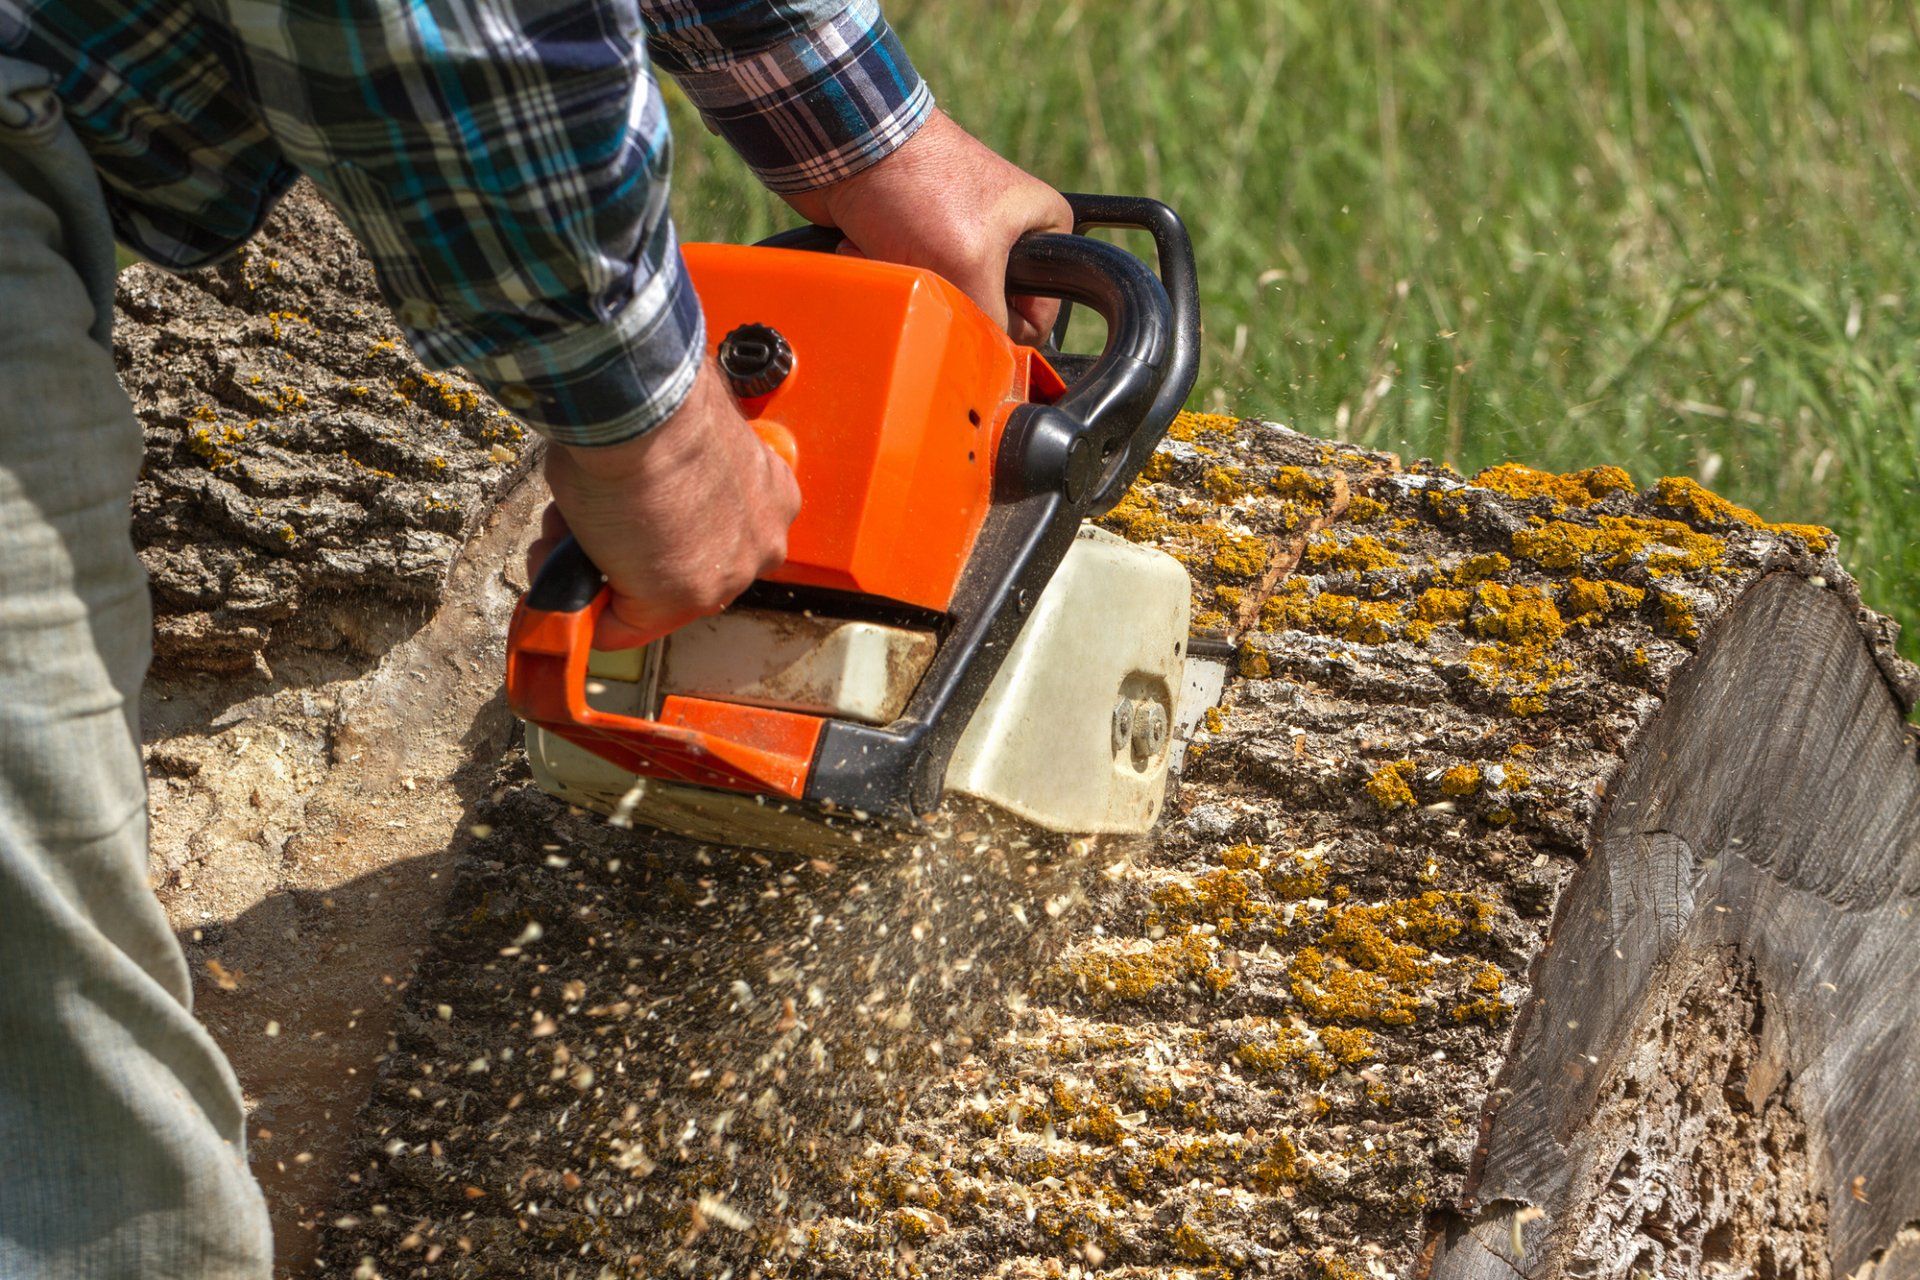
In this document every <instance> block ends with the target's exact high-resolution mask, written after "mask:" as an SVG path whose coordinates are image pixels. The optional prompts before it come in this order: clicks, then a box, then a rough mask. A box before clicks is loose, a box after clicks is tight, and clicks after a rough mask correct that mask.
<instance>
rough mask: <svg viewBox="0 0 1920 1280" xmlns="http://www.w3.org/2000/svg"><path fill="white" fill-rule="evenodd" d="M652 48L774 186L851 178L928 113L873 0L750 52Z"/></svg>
mask: <svg viewBox="0 0 1920 1280" xmlns="http://www.w3.org/2000/svg"><path fill="white" fill-rule="evenodd" d="M657 56H658V57H659V60H660V62H661V64H662V65H663V66H666V67H668V68H669V69H671V70H672V71H673V72H674V78H675V79H676V80H678V81H679V82H680V86H681V88H682V89H684V90H685V91H686V94H687V97H688V98H689V99H691V100H692V102H693V104H694V106H696V107H697V108H699V110H700V114H701V116H702V118H704V119H705V120H706V122H707V125H708V127H710V128H711V129H713V131H714V132H715V133H718V134H719V135H720V136H721V137H723V138H725V139H726V140H727V142H728V144H729V145H731V146H732V147H733V149H734V150H735V151H737V152H738V153H739V154H740V156H741V158H742V159H744V160H745V161H746V162H747V164H748V165H750V166H751V167H752V168H753V171H754V173H755V174H757V175H758V176H759V178H760V180H761V182H763V183H765V184H766V186H767V187H768V189H770V190H772V191H776V192H786V193H791V192H798V191H811V190H814V189H815V188H818V187H824V186H828V185H830V184H832V183H835V182H840V181H842V180H844V179H847V178H851V177H852V176H853V175H854V174H856V173H859V172H860V171H861V170H862V169H865V168H867V167H868V166H869V165H872V164H874V163H876V162H877V161H879V160H882V159H884V158H885V157H886V156H888V155H889V154H891V153H892V152H893V151H894V150H895V149H896V148H898V147H899V146H900V145H901V144H902V143H904V142H905V141H906V140H907V139H908V138H911V137H912V136H913V135H914V133H915V132H916V131H917V130H918V129H919V128H920V126H921V125H923V124H925V123H926V122H927V119H928V117H929V116H931V115H932V114H933V94H932V92H931V91H930V90H929V89H928V88H927V85H926V82H925V81H924V80H922V79H921V78H920V74H919V72H917V71H915V70H914V67H913V63H912V62H911V61H909V60H908V58H907V55H906V51H905V50H904V49H902V48H901V47H900V41H899V38H898V37H897V36H895V35H894V32H893V28H892V27H891V26H889V25H888V24H887V21H886V19H885V18H884V17H883V16H882V15H881V13H880V7H879V5H878V4H877V3H875V2H874V0H855V2H854V3H852V4H849V5H848V6H847V7H846V8H845V9H843V10H842V11H841V12H839V13H838V14H836V15H835V16H833V17H831V18H829V19H827V20H826V21H824V22H822V23H820V24H819V25H817V26H814V27H812V28H810V29H808V30H805V31H802V32H800V33H798V34H796V35H793V36H791V37H789V38H787V39H784V40H782V41H780V42H779V43H777V44H774V45H772V46H771V47H769V48H765V49H761V50H757V51H754V52H750V53H732V52H729V53H726V54H721V55H717V56H713V57H710V58H700V59H693V58H690V57H688V55H687V51H686V49H685V48H684V47H683V48H679V49H674V50H671V51H659V52H658V53H657Z"/></svg>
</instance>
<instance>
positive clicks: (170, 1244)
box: [0, 56, 271, 1280]
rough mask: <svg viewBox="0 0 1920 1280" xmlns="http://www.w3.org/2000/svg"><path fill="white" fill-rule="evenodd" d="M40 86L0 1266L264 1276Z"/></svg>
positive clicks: (133, 450)
mask: <svg viewBox="0 0 1920 1280" xmlns="http://www.w3.org/2000/svg"><path fill="white" fill-rule="evenodd" d="M50 81H51V77H50V76H48V75H47V74H46V73H45V72H43V71H41V70H39V69H38V68H36V67H32V66H30V65H28V64H26V63H23V62H19V61H15V60H11V59H8V58H6V57H4V56H0V1276H3V1277H6V1278H7V1280H105V1278H107V1277H113V1278H115V1280H119V1278H121V1277H125V1280H135V1278H136V1277H138V1278H140V1280H243V1278H244V1280H264V1278H265V1277H266V1276H267V1275H268V1274H269V1267H270V1254H271V1239H270V1235H269V1232H268V1227H267V1214H266V1205H265V1202H264V1201H263V1200H262V1199H261V1196H260V1191H259V1188H258V1186H257V1185H256V1184H255V1183H254V1181H253V1179H252V1177H251V1176H250V1175H249V1173H248V1172H247V1166H246V1158H245V1152H244V1148H243V1143H244V1121H245V1114H244V1112H243V1110H242V1108H241V1102H240V1090H239V1086H238V1084H237V1083H236V1081H235V1080H234V1076H233V1072H232V1070H231V1069H230V1068H229V1067H228V1065H227V1062H226V1059H225V1058H224V1057H223V1056H222V1055H221V1053H220V1050H219V1048H218V1046H216V1045H215V1044H214V1042H213V1040H212V1038H211V1037H209V1036H208V1035H207V1033H206V1031H205V1030H204V1029H203V1028H202V1027H201V1026H200V1025H199V1024H198V1023H197V1022H195V1021H194V1019H193V1013H192V1009H191V1003H190V1002H191V988H190V986H189V984H188V979H187V966H186V959H185V957H184V956H183V955H182V954H181V950H180V945H179V943H178V942H177V941H176V940H175V938H174V936H173V932H172V930H171V929H170V928H169V927H168V924H167V919H166V915H165V913H164V912H163V911H162V910H161V907H160V904H159V902H158V901H156V900H155V898H154V896H153V893H152V891H151V889H150V888H149V887H148V884H147V819H146V781H145V778H144V776H143V774H142V770H141V762H140V746H139V723H138V716H139V695H140V682H141V679H142V678H143V676H144V675H145V672H146V665H147V658H148V650H149V644H150V629H151V618H150V611H149V605H148V601H147V584H146V577H145V575H144V574H143V572H142V571H141V568H140V562H139V560H138V558H137V557H136V556H135V555H134V549H133V545H132V541H131V537H130V531H129V527H128V525H129V497H130V495H131V493H132V489H133V483H134V479H135V477H136V476H137V474H138V472H139V468H140V458H141V439H140V428H139V425H138V423H137V422H136V421H135V420H134V417H133V412H132V408H131V406H130V405H129V404H128V402H127V398H126V395H125V393H124V392H123V391H122V390H121V389H120V384H119V382H118V380H117V379H116V378H115V376H114V369H113V356H112V351H111V347H110V345H109V338H110V327H111V324H112V318H113V274H114V262H113V242H112V235H111V232H110V229H109V226H108V221H107V213H106V208H105V206H104V204H103V203H102V200H101V197H100V191H99V186H98V183H97V182H96V180H95V178H94V174H93V169H92V166H91V165H90V164H89V163H88V160H87V157H86V154H85V152H84V151H83V150H82V149H81V146H80V143H79V141H78V139H77V138H76V137H75V136H74V134H73V132H72V131H71V129H69V128H68V126H67V124H66V122H65V119H64V117H63V116H62V114H61V111H60V108H59V104H58V102H57V100H56V99H55V98H54V96H53V94H52V92H51V91H50V90H49V89H48V88H47V86H48V84H49V83H50Z"/></svg>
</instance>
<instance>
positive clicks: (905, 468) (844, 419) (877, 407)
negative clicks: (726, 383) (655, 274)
mask: <svg viewBox="0 0 1920 1280" xmlns="http://www.w3.org/2000/svg"><path fill="white" fill-rule="evenodd" d="M685 255H686V260H687V269H688V271H689V273H690V274H691V275H692V277H693V283H694V288H695V289H696V290H697V291H698V293H699V294H700V301H701V304H702V305H703V306H704V307H705V308H706V313H707V341H708V344H709V347H710V349H711V348H717V346H718V344H719V341H720V339H721V337H722V336H723V335H724V334H726V333H728V332H729V331H731V330H732V329H734V328H735V327H737V326H739V325H743V324H767V325H771V326H772V327H773V328H775V329H778V330H779V331H780V332H781V333H782V334H783V335H785V337H786V338H787V340H788V341H789V342H790V343H791V344H792V346H793V350H794V354H795V363H794V369H793V372H792V374H791V375H790V376H789V377H788V378H787V379H786V380H785V381H784V382H783V383H782V384H781V385H780V386H779V387H778V388H776V389H775V390H774V391H773V392H771V393H770V394H768V395H764V396H757V397H755V398H754V399H751V400H747V401H745V402H743V403H742V405H741V408H742V410H743V411H744V412H745V413H746V414H747V416H748V417H749V418H752V419H754V422H755V426H756V427H758V428H760V430H761V433H762V434H763V435H764V436H767V437H769V438H770V439H772V440H774V441H776V447H779V444H780V443H783V442H781V441H780V437H781V436H783V435H786V436H791V438H792V440H793V454H792V456H791V457H790V458H789V461H790V462H791V463H793V465H794V473H795V476H796V477H797V478H798V480H799V482H800V495H801V507H800V516H799V518H798V519H796V520H795V521H794V522H793V528H792V529H791V530H790V531H789V532H788V534H787V563H786V564H785V565H784V566H782V567H781V568H780V569H779V570H777V571H775V572H774V573H772V574H770V575H768V580H769V581H772V582H783V583H789V584H792V585H795V586H810V587H828V588H832V589H834V590H838V591H848V592H853V593H856V594H859V595H864V596H874V597H877V598H879V599H882V600H890V601H895V602H897V603H900V604H907V605H917V606H919V607H921V608H925V609H933V610H942V609H945V608H946V607H947V605H948V603H949V602H950V601H951V599H952V596H953V587H954V583H955V582H956V581H958V579H959V576H960V570H961V569H962V568H963V567H964V566H965V564H966V560H967V555H968V553H969V552H970V551H972V549H973V543H974V539H975V538H976V537H978V536H979V533H980V525H981V522H982V521H983V520H985V519H986V514H987V508H988V507H989V506H990V505H991V502H992V490H993V459H994V458H995V456H996V454H997V451H998V449H999V446H1000V433H1001V431H1002V430H1003V429H1004V428H1005V426H1006V421H1007V415H1008V414H1010V413H1011V412H1012V411H1013V410H1014V409H1015V408H1016V407H1018V406H1019V405H1021V404H1023V403H1025V402H1027V401H1029V400H1039V401H1042V402H1045V401H1049V400H1051V399H1053V398H1054V397H1055V396H1057V395H1058V394H1059V393H1060V392H1061V390H1062V389H1063V387H1062V384H1061V382H1060V379H1059V376H1058V375H1057V374H1055V373H1054V371H1053V369H1052V368H1051V366H1049V365H1048V364H1047V362H1046V361H1045V360H1043V359H1041V358H1040V355H1039V353H1038V352H1036V351H1034V350H1033V349H1032V348H1030V347H1022V346H1018V345H1016V344H1015V343H1014V342H1013V341H1012V339H1010V338H1008V337H1007V335H1006V334H1005V333H1004V332H1002V331H1001V329H1000V327H999V326H998V325H996V324H994V322H993V321H992V320H991V319H989V318H988V316H987V314H986V313H985V312H983V311H981V310H980V308H979V307H977V306H975V305H974V304H973V302H972V300H971V299H969V298H968V297H967V296H966V295H965V294H963V293H961V292H960V290H958V289H956V288H955V287H954V286H953V285H951V284H949V283H947V281H945V280H943V279H941V278H940V277H939V276H937V275H935V274H933V273H932V272H931V271H921V270H917V269H915V268H911V267H901V266H896V265H894V264H892V263H884V262H870V261H867V260H865V259H862V258H850V257H847V256H844V255H838V254H823V253H804V252H799V251H796V250H791V249H764V248H745V247H741V246H738V245H719V244H696V245H688V246H687V247H686V250H685Z"/></svg>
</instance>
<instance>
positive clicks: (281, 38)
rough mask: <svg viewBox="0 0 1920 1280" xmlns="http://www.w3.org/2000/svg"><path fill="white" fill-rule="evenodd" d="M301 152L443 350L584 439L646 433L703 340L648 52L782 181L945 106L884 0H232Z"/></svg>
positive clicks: (291, 150)
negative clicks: (671, 198)
mask: <svg viewBox="0 0 1920 1280" xmlns="http://www.w3.org/2000/svg"><path fill="white" fill-rule="evenodd" d="M229 4H230V9H231V20H232V29H233V31H234V32H235V34H236V36H237V37H238V38H239V39H240V40H241V41H242V42H243V49H244V54H243V56H244V59H245V65H246V70H247V73H248V74H247V78H248V79H249V80H250V81H251V84H250V85H249V88H250V89H251V91H252V92H253V94H254V96H255V97H256V98H257V100H258V101H259V102H260V104H261V106H262V108H263V112H264V119H265V122H266V125H267V128H268V129H269V131H270V132H271V133H272V135H273V136H274V139H275V141H276V142H277V143H278V144H279V146H280V148H281V149H282V150H283V151H284V152H285V153H286V155H287V158H288V159H289V160H291V161H292V163H293V164H294V165H295V166H297V167H298V168H299V169H301V170H303V171H305V172H306V173H307V174H309V175H310V176H311V177H313V178H314V180H315V181H316V182H318V183H319V184H320V185H321V187H322V188H323V189H324V190H325V192H326V194H327V195H328V197H329V199H330V200H331V201H332V202H333V204H334V205H335V207H336V208H337V209H338V210H339V212H340V213H341V215H342V217H343V218H344V219H345V220H346V221H347V223H348V224H349V225H350V226H351V227H352V228H353V230H354V231H355V233H356V234H357V235H358V237H359V238H360V240H361V241H362V243H363V244H364V245H365V246H366V247H367V249H368V251H369V253H370V255H371V256H372V258H373V260H374V264H375V267H376V269H377V271H378V274H379V277H380V282H381V287H382V289H383V291H384V292H385V294H386V296H387V300H388V302H389V303H390V304H391V305H392V307H393V310H394V314H395V316H396V318H397V319H398V320H399V322H400V324H401V326H402V327H403V328H404V329H405V330H406V333H407V336H408V338H409V340H410V341H411V343H412V345H413V346H414V348H415V350H416V351H418V352H419V353H420V355H421V357H422V358H423V359H424V360H425V361H426V362H427V363H429V364H431V365H434V366H436V367H446V366H449V365H460V366H463V367H465V368H466V369H467V370H468V371H469V372H471V373H472V374H473V375H474V376H475V377H476V378H478V379H479V380H480V381H481V383H482V384H484V385H485V386H486V387H487V388H488V390H490V391H491V392H492V393H493V394H494V395H495V396H496V397H497V398H498V399H499V400H500V402H501V403H502V404H504V405H506V406H507V407H508V408H509V409H512V410H513V411H514V412H515V413H516V414H518V415H519V416H520V417H522V418H523V419H525V420H526V421H527V423H528V424H529V425H531V426H533V427H534V428H535V429H536V430H539V431H541V432H542V433H543V434H545V435H547V436H549V437H550V438H552V439H554V440H557V441H559V442H561V443H565V444H575V445H605V444H613V443H618V442H620V441H623V440H627V439H630V438H632V437H634V436H636V435H639V434H641V433H643V432H645V431H647V430H649V429H650V428H652V427H654V426H656V425H658V424H659V423H661V422H662V421H664V420H665V419H666V418H667V417H669V416H670V415H671V414H672V413H673V412H674V410H676V409H677V408H678V407H679V406H680V404H681V402H682V401H683V400H684V399H685V397H686V395H687V392H688V390H689V389H690V388H691V386H692V384H693V378H694V375H695V373H696V371H697V369H698V366H699V361H700V359H701V356H702V352H703V350H704V346H705V332H704V325H703V321H702V318H701V313H700V305H699V301H698V299H697V298H696V297H695V295H694V292H693V289H692V288H691V286H690V284H689V282H688V280H687V277H686V272H685V267H684V265H683V263H682V261H681V258H680V251H679V245H678V242H677V240H676V238H675V233H674V228H673V225H672V222H671V220H670V218H669V216H668V212H667V191H668V182H669V171H670V168H671V163H672V143H671V139H670V138H669V135H668V129H667V119H666V113H665V109H664V105H663V103H662V101H661V97H660V92H659V87H658V85H657V84H656V83H655V82H654V80H653V76H652V69H651V65H650V59H649V56H648V52H647V50H648V45H649V43H650V44H651V47H652V49H653V50H654V51H655V56H657V57H658V59H659V60H660V62H661V64H662V65H664V66H665V67H667V68H668V69H670V70H672V71H673V72H675V74H676V75H677V77H678V78H680V79H681V81H682V83H683V84H684V86H685V88H686V89H687V92H688V94H689V96H690V97H691V98H692V99H693V100H694V102H695V103H696V104H697V105H698V106H699V107H700V109H701V111H702V112H703V114H704V117H705V119H706V120H707V121H708V122H709V123H710V124H711V126H712V127H713V128H715V129H716V130H717V131H718V132H720V133H721V134H722V135H723V136H725V137H726V138H727V139H728V140H729V141H730V142H731V143H732V144H733V145H734V146H736V147H737V148H738V149H739V150H740V151H741V153H742V154H743V155H744V156H745V157H746V159H747V160H748V161H749V163H750V164H752V166H753V167H754V169H755V170H756V171H757V172H758V173H759V174H761V176H762V177H763V178H764V179H765V180H766V181H767V182H768V183H769V185H772V186H774V187H775V188H776V189H778V190H783V191H793V190H803V189H807V188H811V187H815V186H820V185H824V184H826V183H830V182H833V181H836V180H838V179H840V178H844V177H847V176H850V175H851V174H853V173H856V172H858V171H859V170H860V169H862V168H864V167H865V166H867V165H870V164H872V163H873V162H875V161H876V160H878V159H880V158H881V157H883V156H885V155H886V154H888V153H889V152H890V151H892V150H893V149H894V148H895V147H897V146H899V145H900V144H901V143H902V142H904V141H906V139H907V138H908V137H910V136H911V135H912V133H913V132H914V130H915V129H917V128H918V127H919V125H920V124H921V123H923V122H924V121H925V120H926V118H927V117H928V115H929V114H930V112H931V109H932V99H931V96H930V95H929V93H928V92H927V89H926V87H925V85H924V84H923V83H922V82H921V81H920V79H919V77H918V76H917V75H916V74H915V72H914V70H913V67H912V65H911V64H910V63H909V62H908V61H907V59H906V57H905V55H904V54H903V53H902V51H901V49H900V46H899V43H898V41H897V40H896V39H895V37H894V35H893V33H892V31H891V30H890V29H889V28H888V26H887V24H886V21H885V19H884V18H883V17H882V16H881V13H880V10H879V7H878V4H877V3H876V0H850V2H849V0H838V2H818V0H816V2H808V0H766V2H764V3H741V2H740V0H562V2H560V3H555V2H554V0H406V2H404V3H396V2H395V0H229Z"/></svg>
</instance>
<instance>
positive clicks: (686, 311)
mask: <svg viewBox="0 0 1920 1280" xmlns="http://www.w3.org/2000/svg"><path fill="white" fill-rule="evenodd" d="M408 337H409V338H410V339H411V340H412V341H413V342H414V344H415V346H416V347H417V348H418V349H420V351H421V354H422V355H423V356H426V357H427V358H428V361H429V363H435V364H462V365H464V366H465V367H466V369H467V371H468V372H469V373H471V374H473V376H474V377H475V378H477V379H479V381H480V384H481V385H482V386H484V387H486V389H487V390H488V392H490V393H491V394H492V395H493V397H494V398H495V399H496V400H498V401H499V402H500V403H501V404H503V405H505V406H506V407H507V408H508V409H510V410H512V411H513V413H514V414H515V415H516V416H517V417H519V418H520V419H521V420H522V421H523V422H525V423H526V424H527V425H528V426H530V427H532V428H533V429H534V430H536V431H538V432H539V433H540V434H541V435H543V436H545V437H547V438H548V439H549V440H552V441H554V442H556V443H558V444H564V445H584V446H598V445H612V444H620V443H622V442H624V441H627V440H631V439H633V438H634V437H636V436H640V435H643V434H645V433H646V432H648V431H651V430H652V429H653V428H655V427H657V426H659V425H660V424H661V423H663V422H665V421H666V420H667V419H668V418H670V417H672V416H673V414H674V412H675V411H676V410H678V409H679V408H680V406H681V405H682V404H683V403H685V401H686V398H687V395H688V393H689V392H691V391H692V390H693V382H694V376H695V375H696V374H697V373H698V372H699V370H700V362H701V360H702V359H703V358H704V356H705V353H706V323H705V320H704V319H703V318H702V315H701V311H700V299H699V297H698V296H697V295H696V294H695V293H694V290H693V282H692V280H691V279H690V278H689V277H688V275H687V269H686V264H685V263H684V262H683V261H682V260H681V258H680V253H679V250H678V248H675V249H673V251H672V252H670V253H669V254H668V255H667V257H666V258H665V260H664V261H662V262H661V263H660V265H659V266H658V267H657V268H656V269H655V271H654V272H653V274H652V275H651V276H649V277H648V278H647V279H646V281H645V283H644V285H643V287H642V288H641V289H640V290H639V292H638V293H636V294H635V295H634V297H633V298H632V299H631V300H630V301H628V303H627V305H626V306H625V307H624V308H622V309H621V310H620V311H619V312H618V313H616V314H614V315H612V316H610V317H608V318H607V319H606V320H604V321H588V322H583V323H580V324H577V325H571V326H568V327H567V328H566V329H565V330H562V331H560V332H550V333H548V334H547V335H545V336H543V337H542V338H541V339H540V340H539V341H537V342H530V343H527V344H525V345H521V346H511V347H506V348H503V349H496V350H493V351H490V352H488V353H487V354H486V355H484V356H475V355H474V354H473V353H472V352H470V351H468V352H461V353H459V354H458V355H457V356H456V355H455V353H453V352H440V351H436V350H434V347H435V346H436V342H437V341H438V340H440V339H441V337H442V334H440V333H434V332H421V333H413V332H410V333H409V334H408Z"/></svg>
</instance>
